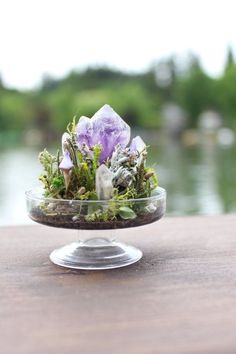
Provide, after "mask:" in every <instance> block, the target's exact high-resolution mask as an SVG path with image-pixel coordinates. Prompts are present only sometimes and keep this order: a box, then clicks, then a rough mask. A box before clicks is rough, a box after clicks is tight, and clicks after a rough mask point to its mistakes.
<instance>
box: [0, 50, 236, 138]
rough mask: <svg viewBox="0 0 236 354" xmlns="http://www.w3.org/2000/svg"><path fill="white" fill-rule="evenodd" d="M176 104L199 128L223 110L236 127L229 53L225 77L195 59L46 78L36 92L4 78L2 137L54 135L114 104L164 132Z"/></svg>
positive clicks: (234, 67)
mask: <svg viewBox="0 0 236 354" xmlns="http://www.w3.org/2000/svg"><path fill="white" fill-rule="evenodd" d="M169 102H172V103H176V104H177V105H179V106H180V107H181V108H182V109H183V110H184V111H185V112H186V116H187V119H188V126H189V127H195V126H196V125H197V118H198V116H199V114H200V113H201V112H202V111H204V110H207V109H213V110H216V111H218V112H219V113H220V114H221V115H222V116H223V119H224V120H225V124H226V125H227V126H230V127H232V128H235V127H236V64H235V62H234V59H233V55H232V51H229V53H228V58H227V62H226V66H225V70H224V73H223V75H222V76H221V77H220V78H214V79H213V78H211V77H209V76H208V75H207V74H206V72H204V70H203V69H202V67H201V65H200V63H199V60H198V59H197V58H196V57H192V58H191V60H190V61H189V63H188V65H186V67H185V69H184V70H183V69H182V70H180V69H179V68H178V65H177V64H176V62H175V60H174V59H173V58H170V59H168V60H166V61H164V62H162V63H157V64H154V65H153V66H152V68H151V69H150V70H149V71H147V72H145V73H142V74H127V73H123V72H120V71H115V70H111V69H108V68H88V69H87V70H85V71H83V72H76V71H73V72H71V73H70V74H69V75H68V76H67V77H65V78H63V79H60V80H55V79H53V78H51V77H48V76H47V77H44V78H43V80H42V85H41V87H39V88H38V89H35V90H32V91H24V92H22V91H17V90H12V89H7V88H6V87H4V84H3V83H2V82H1V80H0V136H2V134H3V133H4V132H6V131H14V132H20V133H22V132H24V131H27V130H29V129H35V128H36V129H39V130H41V131H42V132H43V134H48V135H50V136H53V135H57V134H60V133H61V132H62V131H64V129H65V127H66V125H67V123H68V121H70V120H71V118H72V117H73V116H75V115H76V116H78V117H80V116H81V115H86V116H88V117H91V116H92V115H93V114H94V113H95V112H96V111H97V110H98V109H99V108H100V107H101V106H102V105H103V104H105V103H108V104H110V105H111V106H112V107H113V108H114V109H115V110H116V111H117V112H119V114H120V115H121V116H122V117H123V118H124V119H125V120H126V121H127V122H128V123H129V124H130V125H132V126H137V127H141V128H147V129H148V128H149V129H153V128H157V129H158V128H159V127H160V126H161V125H162V120H161V112H162V107H163V105H164V104H165V103H169Z"/></svg>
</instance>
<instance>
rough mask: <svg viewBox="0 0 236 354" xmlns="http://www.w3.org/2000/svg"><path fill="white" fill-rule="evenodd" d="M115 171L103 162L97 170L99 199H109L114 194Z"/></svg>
mask: <svg viewBox="0 0 236 354" xmlns="http://www.w3.org/2000/svg"><path fill="white" fill-rule="evenodd" d="M112 180H113V173H112V172H111V171H110V170H109V169H108V168H107V166H106V165H104V164H102V165H101V166H99V167H98V169H97V171H96V193H97V196H98V199H100V200H104V199H105V200H107V199H110V198H112V196H113V184H112Z"/></svg>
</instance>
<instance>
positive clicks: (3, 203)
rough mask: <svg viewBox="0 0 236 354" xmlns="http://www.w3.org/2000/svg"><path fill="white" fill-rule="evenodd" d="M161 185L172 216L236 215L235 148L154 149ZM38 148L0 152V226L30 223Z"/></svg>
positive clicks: (167, 146)
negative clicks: (28, 204)
mask: <svg viewBox="0 0 236 354" xmlns="http://www.w3.org/2000/svg"><path fill="white" fill-rule="evenodd" d="M149 151H150V153H149V162H150V164H154V166H155V168H156V170H157V172H158V177H159V184H160V185H161V186H162V187H164V188H166V189H167V193H168V203H167V207H168V208H167V213H168V214H169V215H186V214H208V215H209V214H218V213H222V212H236V198H235V197H236V193H235V191H236V162H235V156H236V146H233V147H232V146H231V147H227V148H223V147H220V146H217V145H213V144H204V145H198V146H194V147H192V148H186V147H183V146H182V145H180V144H164V145H162V146H159V147H154V146H153V147H151V148H150V150H149ZM38 152H39V151H38V149H35V150H34V149H32V148H28V149H27V148H12V149H6V150H4V149H1V152H0V171H1V172H0V225H9V224H27V223H31V221H30V220H29V218H28V217H27V214H26V208H25V196H24V192H25V190H27V189H30V188H32V187H36V186H38V185H39V182H37V178H38V176H39V174H40V173H41V166H40V164H39V162H38V158H37V157H38Z"/></svg>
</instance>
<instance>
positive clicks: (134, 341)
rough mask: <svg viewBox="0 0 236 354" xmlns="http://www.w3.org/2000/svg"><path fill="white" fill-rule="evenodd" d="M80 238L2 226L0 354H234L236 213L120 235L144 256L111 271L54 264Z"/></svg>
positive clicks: (168, 222)
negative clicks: (53, 257) (52, 256)
mask: <svg viewBox="0 0 236 354" xmlns="http://www.w3.org/2000/svg"><path fill="white" fill-rule="evenodd" d="M77 236H78V234H77V232H76V231H70V230H58V229H53V228H49V227H43V226H37V225H36V226H26V227H22V226H21V227H4V228H0V288H1V289H0V290H1V291H0V353H1V354H15V353H16V354H18V353H20V354H21V353H22V354H49V353H50V354H52V353H57V354H67V353H68V354H73V353H79V354H87V353H89V354H90V353H91V354H100V353H101V354H108V353H109V354H118V353H119V354H120V353H122V354H126V353H127V354H133V353H135V354H141V353H142V354H151V353H152V354H154V353H155V354H158V353H161V354H165V353H175V354H177V353H186V354H191V353H203V354H208V353H214V354H218V353H219V354H231V353H232V354H235V353H236V215H225V216H214V217H187V218H182V217H179V218H164V219H163V220H161V221H159V222H157V223H154V224H152V225H149V226H145V227H140V228H137V229H129V230H120V231H117V236H118V237H119V239H120V240H123V241H126V242H127V243H129V242H130V243H131V244H133V245H135V246H137V247H140V248H141V249H142V250H143V252H144V257H143V259H142V260H141V261H140V262H138V263H136V264H134V265H132V266H129V267H126V268H120V269H116V270H106V271H75V270H67V269H63V268H60V267H57V266H55V265H53V264H51V263H50V261H49V259H48V255H49V253H50V252H51V251H52V250H53V249H54V248H57V247H58V246H60V245H64V244H65V243H68V242H71V241H74V240H76V239H77Z"/></svg>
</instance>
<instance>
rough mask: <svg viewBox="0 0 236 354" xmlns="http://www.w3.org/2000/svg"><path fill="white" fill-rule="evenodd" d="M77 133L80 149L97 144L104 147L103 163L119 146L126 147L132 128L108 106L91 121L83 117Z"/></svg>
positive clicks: (101, 159) (101, 157) (101, 109)
mask: <svg viewBox="0 0 236 354" xmlns="http://www.w3.org/2000/svg"><path fill="white" fill-rule="evenodd" d="M76 131H77V134H76V135H77V144H78V146H79V147H82V146H83V145H84V144H85V145H87V146H88V147H92V146H94V145H96V144H100V145H101V146H102V153H101V156H100V162H101V163H102V162H104V161H106V160H107V158H109V157H111V156H112V153H113V151H114V150H115V147H116V146H117V145H118V144H120V145H121V146H122V147H125V146H127V144H128V142H129V140H130V127H129V126H128V124H126V123H125V121H123V119H122V118H121V117H120V116H119V115H118V114H117V113H116V112H115V111H114V110H113V109H112V108H111V107H110V106H109V105H108V104H105V105H104V106H103V107H102V108H100V109H99V110H98V111H97V112H96V113H95V114H94V116H93V117H92V118H91V119H89V118H87V117H81V118H80V120H79V122H78V124H77V128H76Z"/></svg>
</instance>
